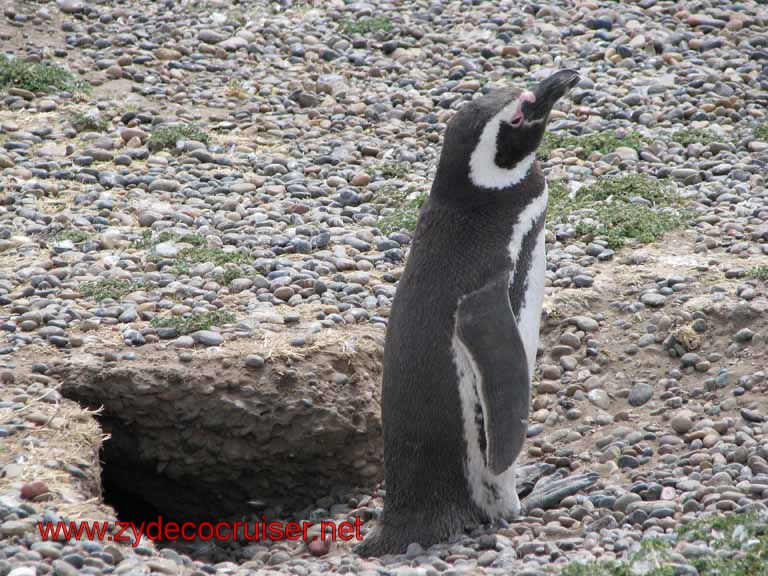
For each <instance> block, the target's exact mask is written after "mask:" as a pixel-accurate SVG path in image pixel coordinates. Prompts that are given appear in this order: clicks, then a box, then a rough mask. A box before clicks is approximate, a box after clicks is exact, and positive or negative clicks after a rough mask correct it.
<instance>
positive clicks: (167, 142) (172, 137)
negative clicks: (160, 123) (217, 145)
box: [147, 124, 210, 152]
mask: <svg viewBox="0 0 768 576" xmlns="http://www.w3.org/2000/svg"><path fill="white" fill-rule="evenodd" d="M179 140H196V141H198V142H202V143H203V144H208V141H209V140H210V138H209V136H208V134H206V133H205V132H204V131H203V130H201V129H200V128H199V127H198V126H197V125H195V124H178V125H176V126H167V127H165V128H159V129H157V130H155V131H154V132H153V133H152V136H150V137H149V140H148V141H147V148H149V150H150V151H151V152H157V151H159V150H166V149H170V148H174V147H175V146H176V142H178V141H179Z"/></svg>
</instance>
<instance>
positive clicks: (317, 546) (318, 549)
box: [309, 538, 331, 556]
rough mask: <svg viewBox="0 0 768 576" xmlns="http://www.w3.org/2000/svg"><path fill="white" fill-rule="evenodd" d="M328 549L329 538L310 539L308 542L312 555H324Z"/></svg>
mask: <svg viewBox="0 0 768 576" xmlns="http://www.w3.org/2000/svg"><path fill="white" fill-rule="evenodd" d="M330 549H331V539H330V538H326V539H325V540H319V539H318V540H312V542H310V543H309V553H310V554H312V556H325V555H326V554H328V552H329V551H330Z"/></svg>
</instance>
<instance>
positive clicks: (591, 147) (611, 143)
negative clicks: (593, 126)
mask: <svg viewBox="0 0 768 576" xmlns="http://www.w3.org/2000/svg"><path fill="white" fill-rule="evenodd" d="M648 143H649V140H648V139H647V138H646V137H645V136H642V135H641V134H640V133H639V132H630V133H629V134H627V135H625V136H624V137H620V136H618V135H617V133H616V132H615V131H613V130H607V131H605V132H593V133H590V134H584V135H582V136H574V135H572V134H567V133H563V132H547V133H546V134H544V139H543V140H542V142H541V145H540V146H539V148H538V150H537V151H536V155H537V156H538V157H539V158H540V159H542V160H547V159H549V157H550V156H551V155H552V151H553V150H555V149H557V148H565V149H566V150H577V149H580V150H581V154H582V156H584V157H587V156H589V155H590V154H592V153H593V152H600V153H601V154H610V153H611V152H613V151H614V150H616V149H617V148H619V147H621V146H626V147H627V148H632V149H634V150H638V151H639V150H640V148H642V147H643V146H644V145H646V144H648Z"/></svg>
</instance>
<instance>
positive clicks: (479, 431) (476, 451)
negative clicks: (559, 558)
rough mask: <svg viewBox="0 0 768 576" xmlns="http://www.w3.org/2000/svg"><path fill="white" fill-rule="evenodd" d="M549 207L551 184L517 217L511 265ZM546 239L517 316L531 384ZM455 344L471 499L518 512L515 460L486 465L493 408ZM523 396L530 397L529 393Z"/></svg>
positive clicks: (496, 510) (497, 512)
mask: <svg viewBox="0 0 768 576" xmlns="http://www.w3.org/2000/svg"><path fill="white" fill-rule="evenodd" d="M546 208H547V189H546V187H545V188H544V190H543V191H542V193H541V194H540V195H539V196H538V197H536V198H535V199H534V200H533V201H532V202H531V203H530V204H529V205H528V206H527V207H526V208H525V210H523V212H522V214H521V215H520V218H519V219H518V221H517V222H516V225H515V228H514V230H513V233H512V237H511V238H510V243H509V252H510V257H511V263H512V264H513V269H514V263H516V262H517V261H518V260H519V256H520V250H522V249H523V239H524V238H525V236H526V234H528V233H529V232H530V231H531V229H532V228H533V227H534V226H536V223H537V222H539V221H540V218H541V217H542V215H543V214H544V212H545V211H546ZM544 244H545V235H544V230H543V228H542V230H541V232H539V234H538V236H537V238H536V239H535V242H534V243H533V248H532V252H531V257H530V267H529V268H528V269H527V270H525V271H523V272H522V273H524V274H526V279H525V280H526V282H525V291H524V297H523V302H522V305H521V306H520V313H519V318H517V328H518V331H519V333H520V338H521V340H522V343H523V347H524V349H525V357H526V362H527V374H528V385H529V386H530V378H531V377H532V375H533V371H534V368H535V363H536V350H537V347H538V341H539V327H540V322H541V306H542V303H543V301H544V279H545V273H546V254H545V245H544ZM452 344H453V353H454V363H455V365H456V371H457V376H458V383H459V395H460V398H461V407H462V417H463V418H462V419H463V423H464V438H465V440H466V444H467V457H466V464H465V474H466V478H467V482H468V485H469V489H470V493H471V495H472V499H473V501H474V502H475V504H476V505H477V506H478V507H480V508H481V509H482V510H484V511H485V512H486V513H487V514H488V515H489V516H490V517H491V518H510V517H514V516H517V515H518V514H519V512H520V500H519V498H518V496H517V486H516V481H515V465H514V464H513V465H511V466H509V467H508V468H507V469H506V470H504V471H503V472H502V473H501V474H494V473H493V472H492V471H491V470H490V469H489V468H488V466H487V465H486V455H485V454H484V446H483V445H482V444H481V440H484V439H485V436H484V432H483V430H484V419H483V414H488V413H489V412H488V407H487V406H485V405H484V399H483V396H482V394H481V393H480V392H479V391H480V390H481V389H482V381H481V378H482V375H481V371H480V370H479V368H478V366H477V363H476V362H475V360H474V358H473V357H472V354H471V352H470V351H469V350H468V349H467V347H466V346H465V345H464V343H463V342H462V341H461V339H460V338H459V337H458V335H457V334H455V333H454V336H453V342H452ZM521 368H522V367H521ZM525 401H526V402H527V398H526V399H525ZM526 410H527V406H526Z"/></svg>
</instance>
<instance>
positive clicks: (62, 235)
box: [53, 228, 91, 244]
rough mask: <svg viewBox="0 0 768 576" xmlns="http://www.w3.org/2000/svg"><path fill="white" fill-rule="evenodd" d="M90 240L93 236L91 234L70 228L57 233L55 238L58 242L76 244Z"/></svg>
mask: <svg viewBox="0 0 768 576" xmlns="http://www.w3.org/2000/svg"><path fill="white" fill-rule="evenodd" d="M90 238H91V234H90V233H89V232H86V231H85V230H78V229H77V228H68V229H66V230H62V231H61V232H57V233H56V234H55V235H54V237H53V239H54V240H56V242H61V241H63V240H70V241H72V242H74V243H75V244H80V243H81V242H85V241H86V240H90Z"/></svg>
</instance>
